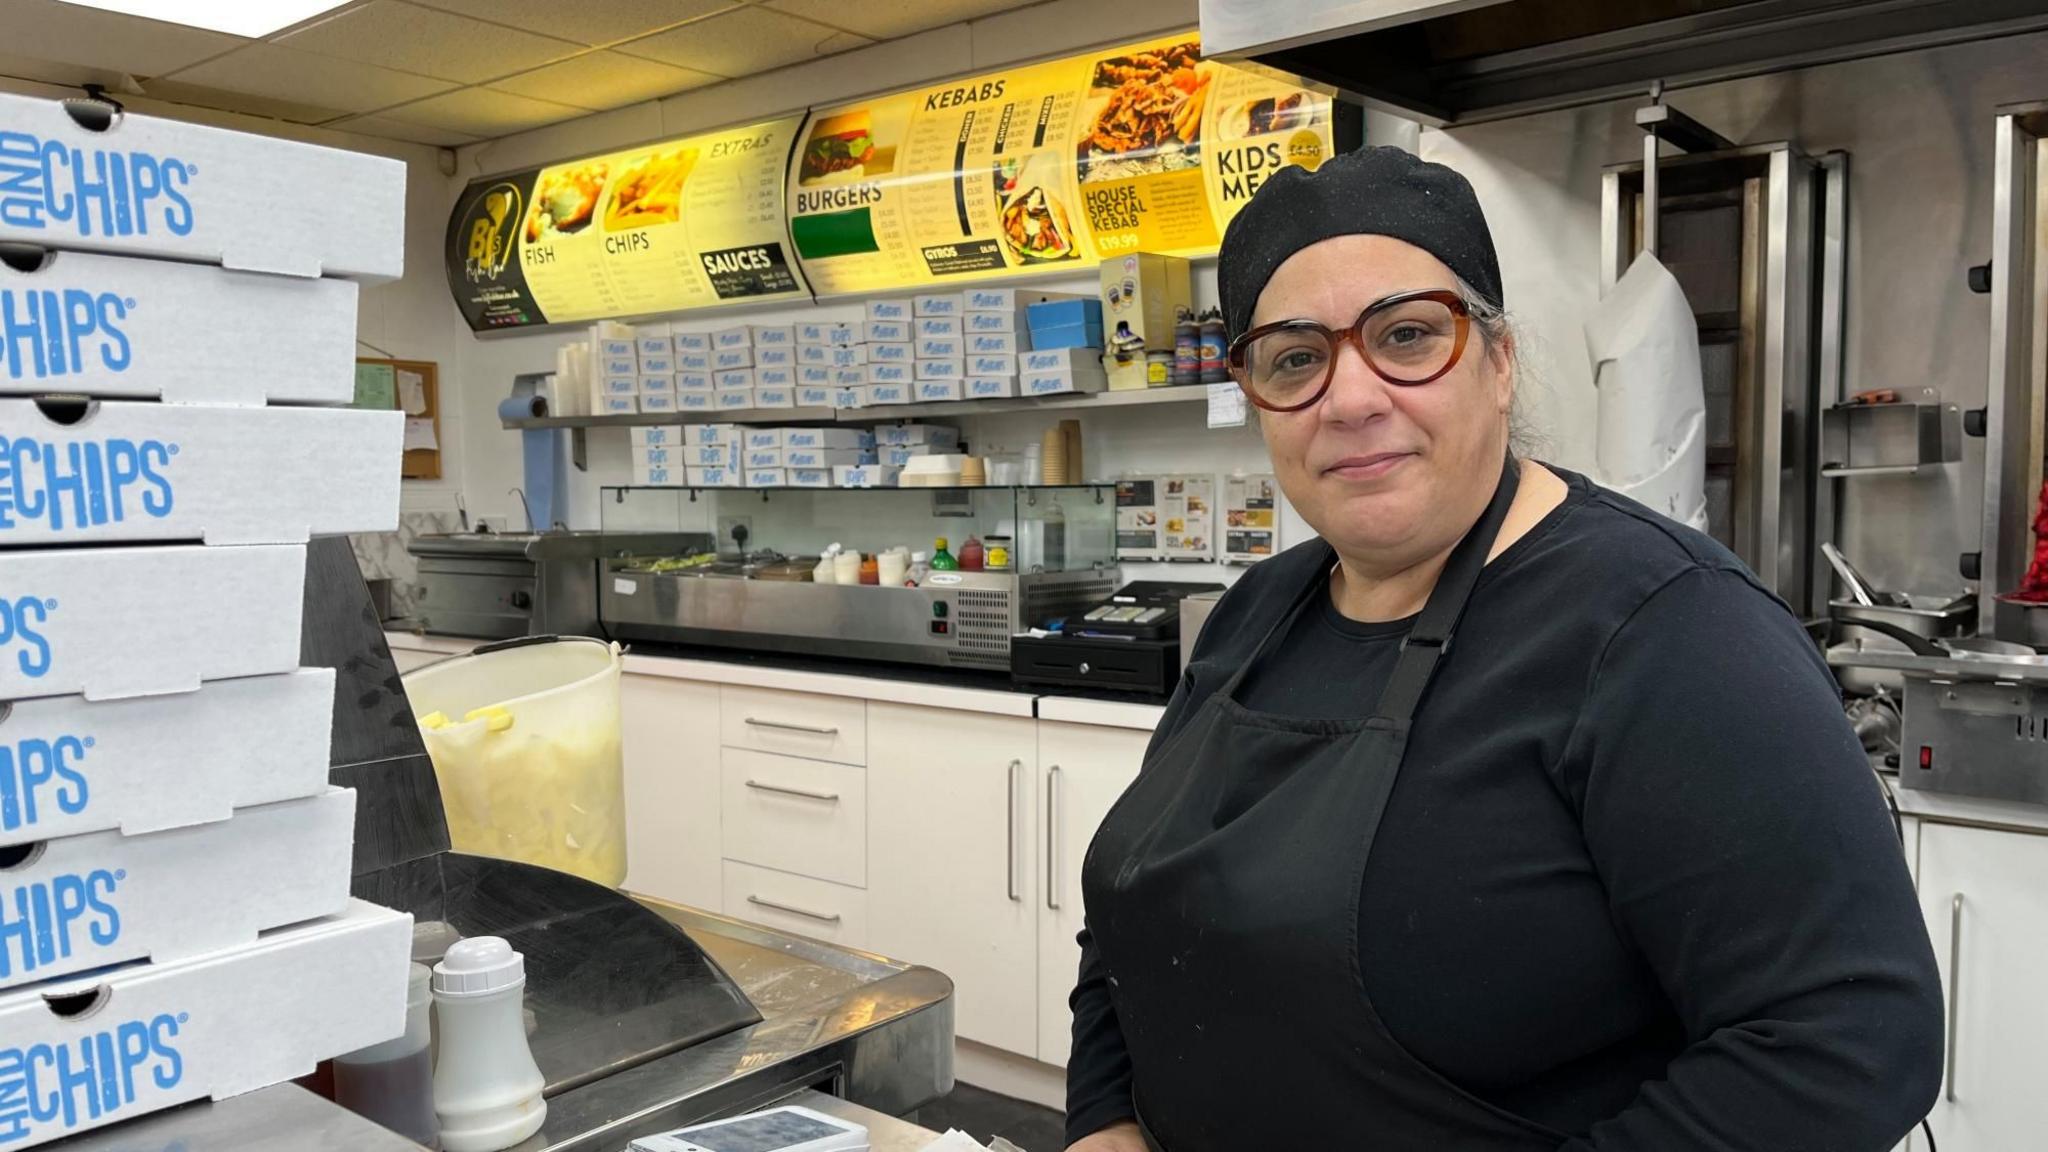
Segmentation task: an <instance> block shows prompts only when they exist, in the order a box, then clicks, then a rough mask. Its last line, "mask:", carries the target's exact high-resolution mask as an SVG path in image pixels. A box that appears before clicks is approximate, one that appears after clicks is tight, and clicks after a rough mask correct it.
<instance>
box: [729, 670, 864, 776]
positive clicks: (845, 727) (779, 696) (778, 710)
mask: <svg viewBox="0 0 2048 1152" xmlns="http://www.w3.org/2000/svg"><path fill="white" fill-rule="evenodd" d="M723 695H724V700H725V712H724V716H725V720H724V729H725V738H724V740H725V746H726V747H728V748H747V749H752V750H753V751H756V752H773V753H776V754H778V755H782V756H801V757H804V758H805V759H808V760H835V761H837V762H839V763H841V764H865V763H867V762H868V760H867V750H868V737H867V703H866V702H865V701H861V700H850V699H847V698H846V697H844V696H820V695H815V694H812V693H809V692H779V691H776V690H774V689H770V688H740V687H733V686H728V687H726V689H725V690H724V694H723Z"/></svg>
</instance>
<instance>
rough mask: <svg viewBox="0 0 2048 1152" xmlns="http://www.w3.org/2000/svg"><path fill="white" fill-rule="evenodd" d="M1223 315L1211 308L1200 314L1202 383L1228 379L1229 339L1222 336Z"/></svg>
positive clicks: (1225, 381)
mask: <svg viewBox="0 0 2048 1152" xmlns="http://www.w3.org/2000/svg"><path fill="white" fill-rule="evenodd" d="M1223 333H1224V327H1223V315H1222V313H1220V312H1218V311H1216V309H1214V308H1211V309H1209V310H1208V311H1207V312H1204V313H1203V314H1202V383H1204V384H1225V383H1228V382H1229V381H1230V353H1229V341H1228V340H1226V339H1225V338H1224V334H1223Z"/></svg>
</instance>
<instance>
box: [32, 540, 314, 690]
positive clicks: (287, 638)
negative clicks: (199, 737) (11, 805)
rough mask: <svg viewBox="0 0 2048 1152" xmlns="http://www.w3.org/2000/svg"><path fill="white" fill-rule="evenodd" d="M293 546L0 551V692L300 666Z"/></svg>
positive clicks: (197, 679)
mask: <svg viewBox="0 0 2048 1152" xmlns="http://www.w3.org/2000/svg"><path fill="white" fill-rule="evenodd" d="M305 582H306V548H305V545H303V544H290V545H286V544H273V545H257V546H252V547H245V548H209V547H206V546H205V545H200V544H169V545H165V544H155V545H144V546H141V547H135V548H53V549H48V550H42V549H0V589H4V590H5V593H4V595H0V700H22V699H28V698H31V697H38V696H70V695H74V694H83V695H84V696H85V697H86V698H87V699H89V700H114V699H119V698H122V697H127V696H147V695H151V694H154V693H162V692H189V691H191V690H193V689H196V688H198V687H199V685H200V684H201V683H202V682H203V681H207V680H222V679H227V678H229V677H233V676H262V675H267V674H270V673H273V672H290V671H293V670H295V669H297V668H298V666H299V617H300V613H301V611H302V601H303V598H304V593H305Z"/></svg>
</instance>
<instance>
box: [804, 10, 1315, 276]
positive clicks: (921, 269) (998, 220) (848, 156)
mask: <svg viewBox="0 0 2048 1152" xmlns="http://www.w3.org/2000/svg"><path fill="white" fill-rule="evenodd" d="M1333 120H1334V115H1333V105H1332V102H1331V100H1330V98H1329V97H1327V96H1325V95H1322V94H1319V93H1316V92H1313V91H1310V90H1308V89H1306V88H1304V87H1301V86H1299V85H1298V84H1295V83H1290V82H1289V81H1288V80H1286V79H1285V78H1281V77H1276V76H1274V75H1271V74H1268V73H1264V72H1256V71H1248V70H1245V69H1240V68H1234V67H1230V66H1226V65H1223V64H1219V63H1216V62H1214V61H1209V60H1205V59H1203V58H1202V55H1201V44H1200V40H1199V38H1198V37H1197V36H1196V35H1195V34H1194V33H1192V32H1189V33H1184V34H1181V35H1178V36H1167V37H1162V38H1160V39H1157V40H1151V41H1146V42H1144V43H1140V44H1130V45H1124V46H1120V47H1116V48H1111V49H1105V50H1102V51H1098V52H1092V53H1089V54H1087V55H1085V56H1076V57H1070V58H1067V59H1063V60H1055V61H1050V62H1047V63H1043V64H1034V65H1029V66H1026V67H1021V68H1014V69H1009V70H1006V71H1003V72H997V73H990V74H988V75H986V76H977V77H973V78H971V79H966V80H959V81H954V82H951V83H947V84H942V85H936V86H933V87H929V88H924V89H919V90H916V91H911V92H901V93H897V94H895V95H891V96H883V97H878V98H874V99H869V100H863V101H859V102H857V103H852V104H846V105H841V106H838V107H832V108H821V109H817V110H814V112H813V113H812V115H811V117H810V119H809V120H808V121H807V122H806V124H805V126H804V130H803V138H802V143H801V145H800V146H799V147H798V148H797V150H796V152H795V153H794V154H793V156H792V157H791V160H790V170H789V174H788V185H789V190H790V191H789V195H788V198H787V204H788V209H789V213H790V219H789V231H790V234H791V236H792V237H793V239H794V243H795V246H796V255H797V258H798V261H799V263H800V265H801V266H802V268H803V270H804V272H805V274H806V276H807V278H808V279H809V281H810V282H811V285H812V287H813V289H814V290H816V291H817V292H819V293H820V294H830V295H838V294H848V293H864V292H876V291H895V290H903V289H908V288H915V287H921V286H926V285H931V284H942V283H945V282H947V281H949V280H977V279H990V278H1000V277H1003V276H1006V275H1024V274H1030V273H1038V272H1046V271H1057V270H1059V269H1061V268H1063V267H1073V268H1076V269H1085V268H1089V267H1092V266H1093V265H1094V264H1095V263H1097V262H1098V261H1099V260H1101V259H1103V258H1105V257H1108V256H1113V255H1117V254H1121V253H1124V252H1135V251H1145V252H1161V253H1169V254H1173V255H1181V256H1202V255H1209V254H1212V253H1214V252H1215V250H1216V247H1217V244H1218V243H1219V241H1220V239H1221V237H1222V234H1223V228H1224V226H1225V225H1227V224H1228V223H1229V222H1230V218H1231V217H1232V216H1234V215H1236V213H1237V210H1238V209H1239V208H1240V207H1242V206H1243V204H1244V202H1245V201H1246V200H1248V199H1249V198H1250V197H1251V194H1252V193H1253V192H1256V191H1257V190H1258V186H1259V184H1261V183H1263V182H1264V180H1265V179H1266V178H1267V177H1268V176H1270V175H1271V174H1272V173H1273V172H1275V171H1277V170H1279V168H1281V167H1282V166H1285V165H1288V164H1298V165H1301V166H1303V167H1306V168H1308V169H1310V170H1313V169H1315V168H1316V167H1317V166H1319V165H1320V164H1321V163H1322V161H1323V160H1324V158H1326V157H1328V156H1330V155H1332V154H1333V153H1334V152H1335V150H1336V148H1337V147H1338V145H1339V141H1338V138H1337V130H1336V127H1335V125H1334V123H1333ZM1344 143H1346V144H1349V143H1352V142H1351V141H1345V142H1344Z"/></svg>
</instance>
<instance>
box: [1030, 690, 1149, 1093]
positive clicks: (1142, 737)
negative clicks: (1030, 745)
mask: <svg viewBox="0 0 2048 1152" xmlns="http://www.w3.org/2000/svg"><path fill="white" fill-rule="evenodd" d="M1151 739H1152V734H1151V733H1150V732H1143V731H1139V730H1137V729H1132V728H1104V727H1097V726H1096V725H1092V724H1061V723H1056V722H1053V721H1048V720H1041V721H1039V722H1038V762H1039V772H1038V786H1037V789H1036V791H1037V793H1038V797H1039V799H1040V801H1041V802H1042V805H1043V807H1044V810H1045V817H1044V820H1043V822H1042V824H1041V831H1040V836H1041V837H1042V842H1041V844H1040V846H1039V850H1040V854H1041V860H1042V862H1043V867H1042V872H1043V874H1042V875H1041V876H1040V877H1039V886H1040V897H1039V906H1038V985H1039V990H1038V1005H1039V1008H1038V1044H1037V1050H1038V1058H1039V1059H1040V1060H1042V1061H1044V1062H1045V1063H1047V1064H1057V1065H1059V1066H1061V1067H1065V1066H1066V1063H1067V1051H1068V1048H1069V1047H1070V1046H1071V1043H1072V1029H1073V1013H1072V1012H1070V1011H1068V1010H1067V994H1068V993H1070V992H1072V991H1073V989H1074V977H1075V976H1076V975H1077V974H1078V973H1079V972H1080V968H1081V946H1080V945H1079V944H1077V943H1075V940H1074V938H1075V936H1076V935H1077V934H1078V933H1079V932H1080V931H1081V922H1082V918H1081V860H1082V858H1083V857H1085V856H1086V855H1087V854H1088V844H1089V841H1091V840H1093V839H1094V838H1095V829H1096V828H1097V827H1099V826H1100V825H1101V824H1102V818H1103V817H1104V816H1107V815H1108V814H1109V809H1110V807H1111V806H1112V805H1114V804H1115V803H1116V802H1117V799H1118V797H1120V796H1122V795H1123V794H1124V789H1126V788H1128V787H1130V784H1131V781H1133V780H1135V779H1137V778H1138V768H1139V766H1140V765H1141V764H1142V763H1143V762H1144V759H1145V745H1146V744H1147V743H1149V742H1150V741H1151ZM1016 1051H1020V1052H1021V1051H1024V1049H1021V1048H1020V1049H1016Z"/></svg>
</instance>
